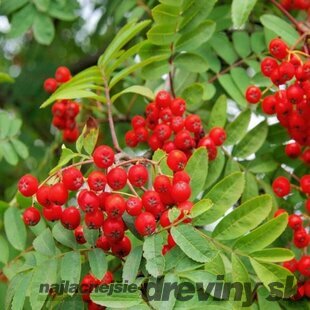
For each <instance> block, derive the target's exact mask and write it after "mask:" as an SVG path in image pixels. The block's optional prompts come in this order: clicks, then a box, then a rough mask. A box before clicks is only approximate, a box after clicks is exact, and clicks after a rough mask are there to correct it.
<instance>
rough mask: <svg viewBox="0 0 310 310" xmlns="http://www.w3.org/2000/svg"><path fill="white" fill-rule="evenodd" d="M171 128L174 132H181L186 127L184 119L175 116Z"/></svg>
mask: <svg viewBox="0 0 310 310" xmlns="http://www.w3.org/2000/svg"><path fill="white" fill-rule="evenodd" d="M170 127H171V129H172V130H173V131H174V132H179V131H181V130H182V129H183V128H184V119H183V117H181V116H174V117H173V118H172V120H171V125H170Z"/></svg>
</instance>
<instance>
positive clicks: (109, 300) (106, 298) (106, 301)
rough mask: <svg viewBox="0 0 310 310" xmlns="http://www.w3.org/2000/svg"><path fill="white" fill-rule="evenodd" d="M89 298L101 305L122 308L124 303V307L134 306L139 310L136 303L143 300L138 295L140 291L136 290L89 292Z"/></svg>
mask: <svg viewBox="0 0 310 310" xmlns="http://www.w3.org/2000/svg"><path fill="white" fill-rule="evenodd" d="M90 296H91V297H90V298H91V300H92V301H94V302H95V303H96V304H99V305H101V306H106V307H111V308H113V309H115V308H119V309H124V305H126V309H129V308H130V307H134V308H133V309H137V310H139V307H138V305H139V304H141V303H142V302H143V299H142V297H141V295H140V291H139V290H137V291H135V292H133V293H129V292H128V291H127V292H126V293H123V292H117V291H114V292H113V294H111V293H109V292H107V293H99V292H98V293H97V292H94V293H91V295H90Z"/></svg>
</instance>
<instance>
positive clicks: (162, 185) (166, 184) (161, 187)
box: [153, 175, 171, 194]
mask: <svg viewBox="0 0 310 310" xmlns="http://www.w3.org/2000/svg"><path fill="white" fill-rule="evenodd" d="M153 186H154V189H155V191H156V192H157V193H161V194H163V193H169V192H170V190H171V181H170V179H169V177H167V176H166V175H157V176H156V177H155V180H154V184H153Z"/></svg>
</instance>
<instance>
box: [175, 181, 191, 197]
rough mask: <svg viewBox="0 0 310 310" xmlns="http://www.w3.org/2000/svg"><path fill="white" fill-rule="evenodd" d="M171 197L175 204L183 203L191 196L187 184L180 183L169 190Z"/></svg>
mask: <svg viewBox="0 0 310 310" xmlns="http://www.w3.org/2000/svg"><path fill="white" fill-rule="evenodd" d="M171 196H172V198H173V200H174V201H175V202H184V201H186V200H187V199H189V197H190V196H191V188H190V186H189V184H188V183H186V182H183V181H180V182H177V183H175V184H174V185H173V186H172V189H171Z"/></svg>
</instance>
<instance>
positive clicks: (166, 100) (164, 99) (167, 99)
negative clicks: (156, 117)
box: [155, 90, 171, 109]
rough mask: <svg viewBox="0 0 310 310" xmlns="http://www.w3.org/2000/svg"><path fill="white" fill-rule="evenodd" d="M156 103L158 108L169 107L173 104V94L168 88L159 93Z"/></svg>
mask: <svg viewBox="0 0 310 310" xmlns="http://www.w3.org/2000/svg"><path fill="white" fill-rule="evenodd" d="M155 104H156V107H157V108H158V109H163V108H168V107H169V106H170V104H171V96H170V94H169V93H168V92H167V91H166V90H161V91H159V92H158V93H157V95H156V98H155Z"/></svg>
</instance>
